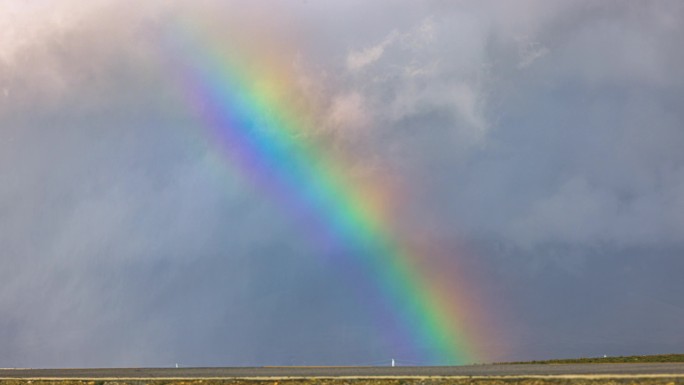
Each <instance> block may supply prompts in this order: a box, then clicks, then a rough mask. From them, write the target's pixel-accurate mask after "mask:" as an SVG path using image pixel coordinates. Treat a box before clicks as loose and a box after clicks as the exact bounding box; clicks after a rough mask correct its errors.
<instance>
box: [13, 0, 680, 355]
mask: <svg viewBox="0 0 684 385" xmlns="http://www.w3.org/2000/svg"><path fill="white" fill-rule="evenodd" d="M252 3H253V2H248V1H218V0H217V1H149V2H145V3H144V5H140V4H138V3H137V2H133V1H109V0H97V1H88V2H82V1H75V0H73V1H72V0H64V1H50V0H35V1H22V2H18V1H10V0H0V261H1V265H0V266H2V268H1V269H0V367H59V366H72V367H73V366H152V365H154V366H171V365H173V364H174V363H181V364H182V365H198V366H199V365H203V366H209V365H281V364H373V363H375V364H377V363H382V362H388V361H389V359H390V358H392V357H395V358H398V359H402V358H404V357H406V359H409V358H413V359H415V357H416V356H419V355H420V354H418V355H416V354H412V352H410V351H406V349H407V348H406V347H405V346H403V345H396V344H394V343H393V342H392V340H391V339H389V338H387V336H386V335H384V331H383V329H382V327H381V325H378V323H377V322H372V320H370V318H372V316H371V315H370V312H369V310H368V309H367V308H365V307H364V306H363V305H361V304H360V303H359V300H358V296H355V295H351V294H350V292H353V288H354V286H355V285H356V283H355V282H352V281H351V280H349V279H345V278H344V274H342V275H341V274H340V272H339V271H338V269H339V266H338V265H336V264H335V263H332V262H330V257H329V256H327V255H325V254H326V253H333V254H334V252H335V251H334V250H321V249H320V248H317V247H315V246H312V245H311V242H310V240H309V239H308V238H307V236H306V234H305V233H303V232H301V231H299V230H298V229H297V226H295V225H293V224H294V222H293V221H294V219H293V218H292V216H291V212H288V211H287V210H280V209H279V208H278V203H277V202H276V201H274V200H273V199H272V197H270V196H269V195H268V194H261V193H260V192H259V186H258V185H254V184H253V183H250V180H249V178H245V176H244V175H242V174H241V173H240V171H239V170H238V169H236V168H235V167H232V166H231V164H230V160H229V159H230V158H229V157H226V156H225V154H223V153H222V152H221V151H220V150H217V148H216V146H215V145H214V143H212V140H211V139H210V138H209V137H208V136H207V135H206V134H203V132H204V131H203V128H202V125H203V123H202V121H201V119H199V118H198V116H197V111H196V110H194V109H193V107H192V106H191V103H189V102H188V101H187V99H185V98H184V95H183V92H182V90H180V87H179V86H178V84H176V83H175V80H174V79H176V78H177V77H175V76H174V71H173V68H172V67H173V60H170V59H169V56H168V53H165V49H166V48H165V47H168V45H169V44H172V43H169V41H170V40H169V39H170V38H169V36H173V35H174V33H175V32H174V31H176V30H178V29H179V28H180V27H179V26H180V25H187V24H192V25H210V27H207V29H210V30H211V31H212V32H211V33H212V34H218V35H220V36H222V39H224V40H225V44H226V46H231V44H237V45H240V44H242V45H247V46H249V45H250V43H254V44H253V47H251V48H250V50H251V51H250V52H252V51H254V52H255V53H254V55H256V56H255V57H258V58H265V57H271V58H278V59H277V60H278V66H281V67H282V68H284V71H285V72H286V73H288V74H290V75H291V80H292V81H291V84H292V87H293V89H291V90H290V91H291V93H292V95H293V96H292V97H293V98H296V99H297V100H299V101H301V103H304V104H306V105H307V106H310V108H308V111H311V115H312V116H311V117H310V118H311V119H312V120H313V121H315V122H316V125H315V135H316V137H317V138H318V142H317V143H321V145H322V146H324V148H323V149H322V150H323V151H327V152H330V153H340V154H342V155H343V156H344V157H346V158H347V159H352V160H353V161H350V162H348V167H349V169H350V170H352V171H353V172H354V173H356V174H358V175H360V176H359V178H361V179H377V178H387V179H389V180H391V184H392V185H393V186H395V189H396V190H397V191H395V192H394V193H393V196H401V197H402V198H401V199H402V201H401V202H402V205H401V206H402V207H401V210H399V212H398V214H397V215H396V218H397V223H396V226H395V227H396V228H397V230H396V231H397V234H398V235H397V236H398V237H408V238H411V237H423V238H426V239H429V240H430V241H431V242H435V243H439V244H440V245H441V246H440V247H442V248H444V249H446V250H450V251H451V253H447V254H448V255H450V258H453V259H454V261H455V262H458V265H459V266H460V268H462V269H465V270H466V273H464V272H462V271H461V272H456V271H453V272H449V273H453V276H454V277H461V276H463V275H464V274H465V275H468V276H470V277H472V278H471V281H472V282H469V286H468V288H469V289H468V290H466V291H467V293H459V294H458V297H469V296H470V297H471V298H473V300H474V301H475V299H476V300H477V301H481V302H482V303H481V304H480V305H481V308H482V309H483V310H482V312H483V314H485V315H486V316H487V318H488V320H487V322H488V324H490V326H491V329H490V333H489V334H487V335H485V336H482V337H478V339H477V341H476V343H477V344H478V345H479V346H478V348H479V349H480V350H481V351H483V352H485V354H484V357H483V358H482V359H484V360H487V361H503V360H526V359H542V358H559V357H575V356H602V355H604V354H607V355H630V354H655V353H671V352H682V351H684V296H682V293H684V280H682V279H681V277H682V274H683V273H684V151H682V148H684V49H682V41H683V39H684V3H682V2H681V1H677V0H673V1H667V0H658V1H649V2H644V1H598V0H595V1H582V0H577V1H557V2H548V1H542V0H521V1H515V2H505V1H500V2H497V1H441V0H434V1H416V2H402V3H399V2H392V1H373V2H367V1H316V0H308V1H307V0H302V1H295V0H292V1H268V2H259V5H253V4H252ZM217 31H218V32H217ZM221 31H225V33H222V32H221ZM231 39H233V40H234V41H231ZM171 41H172V39H171ZM264 47H269V48H268V49H269V50H270V51H269V52H267V53H264V52H260V50H266V48H264ZM312 135H314V134H312ZM356 174H355V175H356ZM340 276H342V277H343V278H340ZM426 279H427V280H429V279H430V277H426ZM470 290H472V294H471V293H470ZM418 363H421V362H418Z"/></svg>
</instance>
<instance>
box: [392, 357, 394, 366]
mask: <svg viewBox="0 0 684 385" xmlns="http://www.w3.org/2000/svg"><path fill="white" fill-rule="evenodd" d="M392 367H394V358H392Z"/></svg>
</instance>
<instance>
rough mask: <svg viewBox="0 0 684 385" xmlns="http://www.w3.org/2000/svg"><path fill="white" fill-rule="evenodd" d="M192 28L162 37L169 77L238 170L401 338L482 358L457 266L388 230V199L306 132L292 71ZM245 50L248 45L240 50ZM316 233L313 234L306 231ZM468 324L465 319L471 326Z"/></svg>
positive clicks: (451, 356) (433, 357) (308, 114)
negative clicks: (432, 262) (299, 226)
mask: <svg viewBox="0 0 684 385" xmlns="http://www.w3.org/2000/svg"><path fill="white" fill-rule="evenodd" d="M199 29H200V28H197V27H195V26H193V27H188V26H185V27H184V28H179V30H178V31H175V32H174V33H173V34H172V35H173V36H172V37H171V38H170V39H167V40H168V41H167V42H166V44H165V45H166V46H167V47H166V49H167V50H168V51H169V52H171V53H170V54H167V56H168V57H170V58H171V62H172V64H171V65H172V66H173V67H174V70H175V77H176V80H177V81H178V82H179V83H180V84H181V88H182V90H183V93H184V94H185V97H186V98H187V99H186V100H188V101H190V102H191V104H192V105H193V107H194V110H195V111H196V112H197V115H199V116H200V118H201V122H202V125H203V126H205V127H206V129H207V132H208V133H209V135H210V136H211V142H213V143H216V144H217V146H219V147H220V148H221V152H222V154H223V156H222V157H223V158H224V159H225V160H226V161H227V163H228V164H230V166H231V167H232V168H234V169H237V170H238V171H239V174H240V175H242V176H243V177H244V178H246V179H248V180H249V181H250V182H251V183H252V184H253V185H254V186H257V187H258V189H259V190H260V191H263V192H264V193H265V194H267V195H268V196H269V197H270V198H271V199H273V200H275V202H277V205H278V206H279V207H283V208H284V209H285V210H286V211H287V213H288V214H289V215H292V216H295V217H296V219H297V220H298V222H297V223H303V224H304V225H303V227H304V228H303V234H306V236H307V237H309V238H311V239H312V240H314V241H315V242H319V243H320V244H324V245H327V246H328V247H330V248H334V249H335V250H336V255H338V257H339V256H341V257H339V258H344V261H343V264H345V266H352V267H353V268H354V269H355V270H356V271H357V278H359V279H361V280H362V281H363V282H362V284H363V285H365V287H366V288H370V290H372V291H373V292H374V293H375V295H376V296H377V297H378V298H381V299H382V301H383V302H384V304H383V306H384V308H385V309H388V311H389V315H387V314H386V315H384V316H383V317H390V318H392V320H393V321H394V322H395V323H397V324H398V325H400V326H399V327H398V330H400V333H399V334H400V335H399V336H398V337H397V338H401V339H402V340H403V341H404V342H407V343H409V344H412V346H415V347H416V349H417V350H418V351H420V354H419V356H420V357H419V359H421V360H423V362H426V363H429V364H462V363H471V362H475V361H478V360H481V359H482V357H481V356H479V353H478V351H477V346H476V344H475V343H474V341H473V339H474V337H473V336H472V335H471V334H472V333H474V330H475V329H477V327H469V325H465V322H464V321H463V319H464V317H463V316H464V314H463V313H466V312H470V311H472V309H473V306H471V305H468V304H467V303H468V299H467V294H468V293H465V292H463V290H464V285H463V284H462V282H456V283H454V282H450V280H457V281H458V280H459V279H461V278H462V277H460V276H459V275H458V274H457V272H451V273H454V274H456V275H455V276H446V277H445V276H444V274H443V272H442V274H441V276H440V274H437V273H436V271H435V269H434V268H433V269H430V266H428V265H429V264H426V263H423V260H424V259H425V258H423V257H424V255H425V254H424V253H426V252H428V250H427V249H426V248H425V247H416V246H415V245H412V244H410V242H403V241H402V240H401V239H399V237H398V234H396V231H395V230H393V229H394V226H393V219H392V215H391V212H392V210H391V205H392V201H393V196H392V194H391V193H390V191H387V190H388V189H383V188H382V186H372V185H369V184H368V183H360V182H359V181H358V179H357V178H354V177H353V175H351V173H350V172H349V171H348V167H345V164H346V163H347V162H345V159H342V158H341V157H340V156H335V155H331V154H328V153H326V152H325V150H324V146H323V145H322V144H321V143H320V142H319V141H318V140H317V139H316V136H315V135H312V134H311V133H312V132H314V131H315V127H316V121H315V119H314V116H315V114H314V113H313V112H312V111H307V108H306V106H304V107H302V105H300V104H298V103H297V102H296V101H295V100H292V98H290V97H289V94H290V91H291V88H292V79H291V74H290V73H289V72H288V71H287V69H286V67H287V66H284V65H281V64H282V63H281V62H280V60H279V59H278V58H277V57H264V55H263V54H259V55H255V54H254V53H253V52H250V51H253V49H248V48H245V47H237V48H236V47H233V46H231V47H230V48H229V47H227V43H226V40H220V39H213V40H212V39H210V38H208V37H207V36H206V34H201V33H199V32H198V30H199ZM245 51H247V52H245ZM312 234H315V236H312ZM471 326H472V325H471Z"/></svg>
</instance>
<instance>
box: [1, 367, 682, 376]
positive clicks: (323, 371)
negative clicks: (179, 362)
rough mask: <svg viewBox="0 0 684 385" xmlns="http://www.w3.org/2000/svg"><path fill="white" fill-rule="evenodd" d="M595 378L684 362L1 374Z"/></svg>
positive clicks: (673, 371)
mask: <svg viewBox="0 0 684 385" xmlns="http://www.w3.org/2000/svg"><path fill="white" fill-rule="evenodd" d="M575 375H576V376H591V375H626V376H635V375H649V376H650V375H673V376H676V377H684V363H648V364H552V365H532V364H530V365H471V366H433V367H425V366H422V367H408V366H403V367H387V366H384V367H367V366H366V367H258V368H235V367H231V368H121V369H114V368H112V369H0V378H87V379H98V378H131V379H142V378H145V379H153V378H246V377H249V378H254V377H269V378H282V377H395V376H396V377H404V376H420V377H423V376H440V377H441V376H478V377H479V376H575Z"/></svg>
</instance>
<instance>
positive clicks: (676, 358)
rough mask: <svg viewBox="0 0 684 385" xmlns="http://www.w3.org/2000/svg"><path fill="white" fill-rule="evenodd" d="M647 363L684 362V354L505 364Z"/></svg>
mask: <svg viewBox="0 0 684 385" xmlns="http://www.w3.org/2000/svg"><path fill="white" fill-rule="evenodd" d="M645 362H684V354H659V355H654V356H621V357H593V358H568V359H561V360H543V361H526V362H504V364H601V363H604V364H618V363H645Z"/></svg>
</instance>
